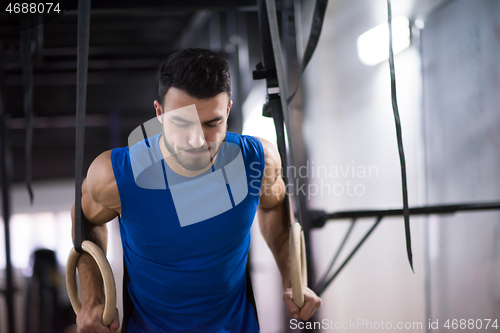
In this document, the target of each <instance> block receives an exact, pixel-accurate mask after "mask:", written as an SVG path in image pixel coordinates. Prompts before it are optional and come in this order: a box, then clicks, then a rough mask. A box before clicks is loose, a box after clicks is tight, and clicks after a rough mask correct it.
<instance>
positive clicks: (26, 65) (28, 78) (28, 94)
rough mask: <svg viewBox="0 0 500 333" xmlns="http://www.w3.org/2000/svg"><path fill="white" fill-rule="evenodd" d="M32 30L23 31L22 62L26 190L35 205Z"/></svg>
mask: <svg viewBox="0 0 500 333" xmlns="http://www.w3.org/2000/svg"><path fill="white" fill-rule="evenodd" d="M31 40H32V36H31V28H26V29H24V30H21V60H22V65H23V66H22V67H23V91H24V116H25V117H26V145H25V146H24V147H25V149H24V156H25V159H26V166H25V168H26V170H25V178H26V188H27V189H28V194H29V197H30V203H31V205H33V189H32V186H31V182H32V178H33V177H32V161H31V150H32V145H33V58H32V56H31Z"/></svg>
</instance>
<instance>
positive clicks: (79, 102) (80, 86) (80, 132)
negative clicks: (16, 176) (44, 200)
mask: <svg viewBox="0 0 500 333" xmlns="http://www.w3.org/2000/svg"><path fill="white" fill-rule="evenodd" d="M89 34H90V0H80V1H78V49H77V60H76V62H77V71H76V152H75V250H76V251H77V252H78V253H82V252H83V249H82V242H83V241H84V240H87V239H88V231H87V224H86V220H85V217H84V215H83V211H82V175H83V152H84V145H85V107H86V99H87V70H88V56H89Z"/></svg>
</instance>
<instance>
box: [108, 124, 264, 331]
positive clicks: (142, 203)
mask: <svg viewBox="0 0 500 333" xmlns="http://www.w3.org/2000/svg"><path fill="white" fill-rule="evenodd" d="M159 138H160V134H158V135H155V136H152V137H150V138H148V139H146V140H143V141H140V142H138V143H137V144H135V145H133V146H131V147H124V148H117V149H113V151H112V154H111V161H112V165H113V171H114V174H115V178H116V183H117V185H118V190H119V193H120V200H121V216H120V232H121V237H122V246H123V255H124V262H125V265H126V269H127V271H128V277H129V279H130V280H129V282H128V292H129V295H130V297H131V299H132V302H133V305H134V308H133V312H132V315H131V317H130V319H129V322H128V329H127V332H145V333H156V332H217V333H218V332H259V324H258V322H257V319H256V316H255V314H254V308H253V307H252V305H251V304H250V301H249V299H248V298H247V281H246V276H245V269H246V264H247V255H248V250H249V246H250V227H251V225H252V223H253V220H254V217H255V213H256V210H257V206H258V204H259V199H260V196H259V194H260V187H261V181H262V175H263V170H264V152H263V148H262V145H261V143H260V142H259V141H258V140H257V139H255V138H253V137H250V136H243V135H239V134H235V133H230V132H228V133H227V136H226V140H225V142H226V143H225V144H224V145H223V146H222V147H221V149H220V151H219V153H218V154H217V158H216V161H215V163H214V165H213V167H212V168H211V169H210V170H208V171H207V172H205V173H203V174H201V175H199V176H197V177H182V176H180V175H178V174H176V173H174V172H173V171H172V170H171V169H170V168H169V167H168V164H167V163H165V161H164V160H163V159H162V156H161V152H160V149H159V144H158V141H159Z"/></svg>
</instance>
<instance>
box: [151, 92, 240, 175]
mask: <svg viewBox="0 0 500 333" xmlns="http://www.w3.org/2000/svg"><path fill="white" fill-rule="evenodd" d="M154 105H155V109H156V116H157V118H158V120H159V121H160V122H161V123H162V124H163V136H162V137H163V143H164V145H165V148H166V149H167V151H168V153H169V154H170V155H171V156H172V157H173V160H172V159H169V160H168V161H167V162H168V164H169V166H171V167H172V166H173V169H174V171H176V170H175V169H178V168H179V167H180V168H181V169H184V170H188V171H194V172H196V171H202V170H205V169H207V168H208V167H209V166H210V165H211V163H212V160H213V159H214V158H215V156H216V153H217V151H218V149H219V147H220V144H221V143H222V142H223V141H224V140H225V137H226V131H227V118H228V116H229V111H230V109H231V105H232V102H231V101H230V100H229V96H228V95H227V93H220V94H219V95H217V96H215V97H212V98H207V99H197V98H194V97H191V96H189V95H188V94H187V93H185V92H184V91H182V90H179V89H177V88H170V89H168V91H167V93H166V94H165V101H164V103H163V105H161V104H160V102H158V101H155V102H154ZM172 164H173V165H172ZM181 171H182V170H181Z"/></svg>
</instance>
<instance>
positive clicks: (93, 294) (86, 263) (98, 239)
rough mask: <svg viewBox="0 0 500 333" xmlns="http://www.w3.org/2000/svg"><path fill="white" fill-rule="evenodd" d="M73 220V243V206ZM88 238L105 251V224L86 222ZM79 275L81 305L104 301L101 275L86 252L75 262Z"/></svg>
mask: <svg viewBox="0 0 500 333" xmlns="http://www.w3.org/2000/svg"><path fill="white" fill-rule="evenodd" d="M71 218H72V221H73V243H74V242H75V236H74V235H75V233H74V229H75V206H74V205H73V207H72V209H71ZM87 229H88V232H89V240H90V241H91V242H93V243H95V244H96V245H97V246H99V247H100V248H101V249H102V250H103V252H104V253H106V248H107V242H108V230H107V227H106V225H105V224H103V225H95V224H90V223H87ZM77 267H78V275H79V277H80V289H81V299H82V305H83V306H86V305H93V304H97V303H104V285H103V281H102V276H101V273H100V271H99V267H98V266H97V264H96V262H95V260H94V259H93V258H92V257H91V256H90V255H89V254H88V253H86V252H84V253H82V254H81V256H80V258H79V259H78V263H77Z"/></svg>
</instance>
